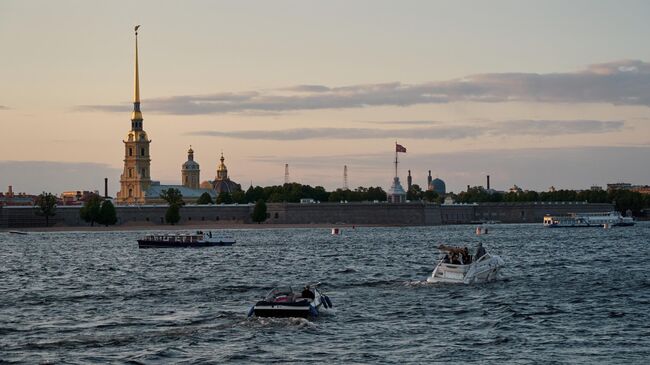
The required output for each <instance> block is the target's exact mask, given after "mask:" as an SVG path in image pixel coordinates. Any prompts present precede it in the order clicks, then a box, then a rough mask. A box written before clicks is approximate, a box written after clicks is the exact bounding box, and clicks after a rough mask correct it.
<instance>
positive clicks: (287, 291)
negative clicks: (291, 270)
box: [266, 286, 293, 301]
mask: <svg viewBox="0 0 650 365" xmlns="http://www.w3.org/2000/svg"><path fill="white" fill-rule="evenodd" d="M292 295H293V290H292V289H291V287H290V286H285V287H278V288H274V289H273V290H271V291H270V292H269V294H267V295H266V300H268V301H275V300H276V299H278V298H281V297H285V298H286V297H289V296H292Z"/></svg>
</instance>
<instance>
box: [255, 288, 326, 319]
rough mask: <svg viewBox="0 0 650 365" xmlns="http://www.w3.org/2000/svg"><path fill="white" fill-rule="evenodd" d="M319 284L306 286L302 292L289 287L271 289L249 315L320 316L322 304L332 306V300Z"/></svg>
mask: <svg viewBox="0 0 650 365" xmlns="http://www.w3.org/2000/svg"><path fill="white" fill-rule="evenodd" d="M319 284H320V283H318V284H314V285H310V286H306V287H305V288H304V289H303V290H302V292H297V291H294V290H293V289H292V288H291V287H290V286H289V287H279V288H274V289H273V290H271V291H270V292H269V293H268V294H267V295H266V297H264V299H262V300H260V301H258V302H257V303H255V305H253V306H252V307H251V308H250V310H249V311H248V316H249V317H251V316H253V315H254V316H257V317H302V318H310V317H311V318H314V317H318V314H319V310H320V308H321V306H323V307H324V308H332V301H331V300H330V298H329V297H328V296H327V295H324V294H323V293H321V291H320V290H319V289H318V285H319Z"/></svg>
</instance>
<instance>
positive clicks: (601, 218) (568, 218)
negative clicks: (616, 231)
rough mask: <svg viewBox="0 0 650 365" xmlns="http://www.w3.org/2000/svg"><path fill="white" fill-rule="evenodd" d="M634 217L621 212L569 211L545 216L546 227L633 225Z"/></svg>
mask: <svg viewBox="0 0 650 365" xmlns="http://www.w3.org/2000/svg"><path fill="white" fill-rule="evenodd" d="M633 225H634V219H633V218H632V217H623V216H622V215H621V213H619V212H603V213H569V214H568V215H550V214H547V215H546V216H544V227H549V228H563V227H606V228H608V227H615V226H618V227H622V226H633Z"/></svg>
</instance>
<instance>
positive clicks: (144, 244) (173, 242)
mask: <svg viewBox="0 0 650 365" xmlns="http://www.w3.org/2000/svg"><path fill="white" fill-rule="evenodd" d="M233 244H235V238H234V237H233V236H231V235H227V234H223V233H218V234H214V235H213V234H212V232H202V231H198V232H196V234H163V235H155V234H154V235H148V236H145V237H144V238H141V239H139V240H138V246H139V247H140V248H166V247H210V246H232V245H233Z"/></svg>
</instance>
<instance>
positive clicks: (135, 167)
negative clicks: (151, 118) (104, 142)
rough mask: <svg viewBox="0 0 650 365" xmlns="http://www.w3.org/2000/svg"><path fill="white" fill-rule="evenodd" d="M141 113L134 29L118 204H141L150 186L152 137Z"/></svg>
mask: <svg viewBox="0 0 650 365" xmlns="http://www.w3.org/2000/svg"><path fill="white" fill-rule="evenodd" d="M142 120H143V119H142V112H140V83H139V75H138V31H137V27H136V32H135V88H134V97H133V113H132V114H131V130H130V131H129V133H128V134H127V137H126V140H124V141H122V142H124V170H123V171H122V175H121V176H120V191H119V192H118V193H117V202H118V203H121V204H143V203H145V195H146V191H147V189H149V187H150V186H151V176H150V171H151V158H150V156H149V145H150V144H151V140H150V139H149V137H148V136H147V132H145V131H144V129H142Z"/></svg>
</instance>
